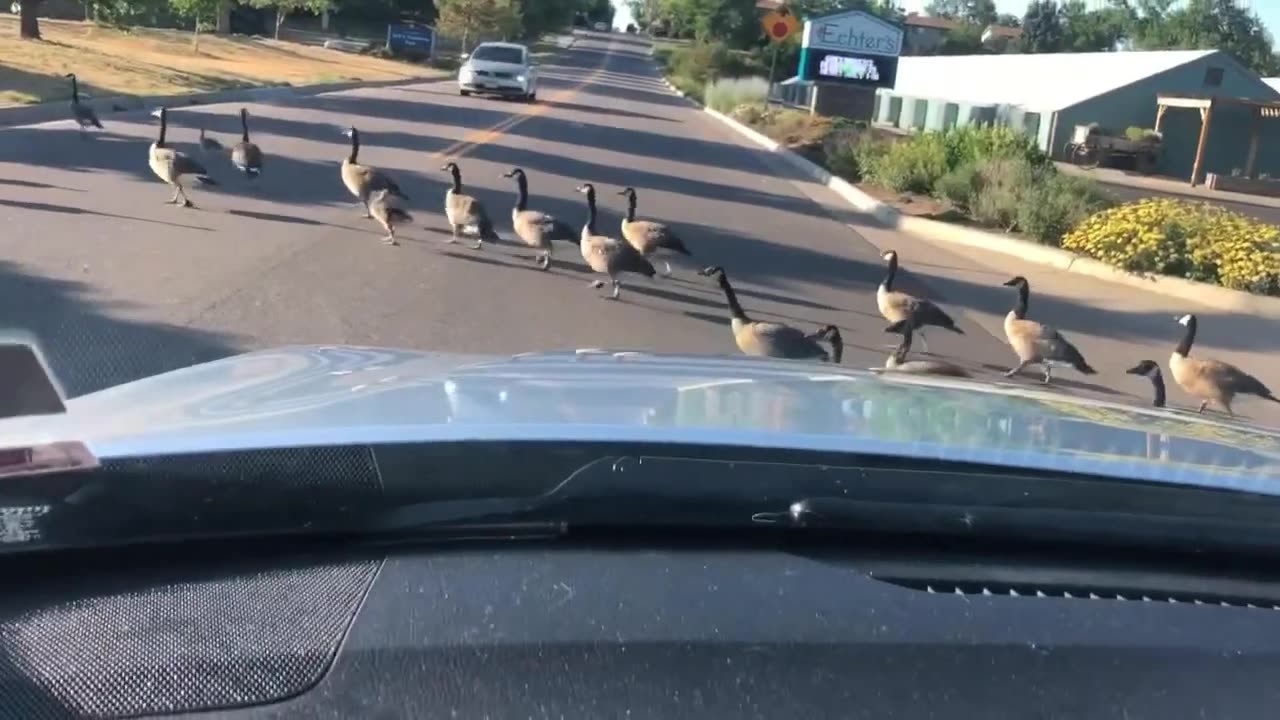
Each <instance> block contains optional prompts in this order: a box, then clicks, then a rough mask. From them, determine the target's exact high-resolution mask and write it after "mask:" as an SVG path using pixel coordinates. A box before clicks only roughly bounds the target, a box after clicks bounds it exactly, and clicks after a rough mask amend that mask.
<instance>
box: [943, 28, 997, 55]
mask: <svg viewBox="0 0 1280 720" xmlns="http://www.w3.org/2000/svg"><path fill="white" fill-rule="evenodd" d="M983 30H984V28H983V27H982V26H981V25H975V24H973V23H964V24H962V25H961V26H960V27H958V28H956V29H954V30H950V31H948V32H947V34H946V35H943V36H942V42H940V43H938V47H937V48H935V49H934V51H933V52H934V54H935V55H980V54H982V53H985V52H986V51H987V48H986V46H985V45H983V44H982V31H983Z"/></svg>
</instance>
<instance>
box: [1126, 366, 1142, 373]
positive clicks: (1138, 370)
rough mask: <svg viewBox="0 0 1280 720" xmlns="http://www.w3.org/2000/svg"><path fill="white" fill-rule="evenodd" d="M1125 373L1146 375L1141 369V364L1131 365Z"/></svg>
mask: <svg viewBox="0 0 1280 720" xmlns="http://www.w3.org/2000/svg"><path fill="white" fill-rule="evenodd" d="M1125 373H1127V374H1129V375H1146V373H1145V372H1143V369H1142V366H1141V365H1134V366H1133V367H1131V368H1129V369H1128V370H1125Z"/></svg>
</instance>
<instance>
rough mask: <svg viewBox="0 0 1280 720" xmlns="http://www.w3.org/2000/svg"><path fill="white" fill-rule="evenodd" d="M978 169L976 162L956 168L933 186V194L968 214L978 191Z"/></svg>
mask: <svg viewBox="0 0 1280 720" xmlns="http://www.w3.org/2000/svg"><path fill="white" fill-rule="evenodd" d="M978 169H979V166H978V163H977V162H976V161H970V162H967V163H965V164H963V165H961V166H960V167H958V168H955V169H954V170H952V171H950V172H948V173H947V174H946V175H943V176H942V177H940V178H938V182H936V183H934V184H933V194H934V195H935V196H936V197H938V198H941V199H943V200H946V201H947V202H949V203H951V204H952V205H954V206H955V207H956V209H958V210H960V211H961V212H964V213H968V212H969V211H970V208H971V207H972V205H973V196H974V194H975V193H976V192H977V190H978Z"/></svg>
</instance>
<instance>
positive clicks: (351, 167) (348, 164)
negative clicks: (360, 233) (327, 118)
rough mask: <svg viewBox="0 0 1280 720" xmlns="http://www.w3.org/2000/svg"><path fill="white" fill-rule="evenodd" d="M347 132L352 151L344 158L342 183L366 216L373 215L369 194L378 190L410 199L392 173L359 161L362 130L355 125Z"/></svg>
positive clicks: (402, 198)
mask: <svg viewBox="0 0 1280 720" xmlns="http://www.w3.org/2000/svg"><path fill="white" fill-rule="evenodd" d="M346 134H347V137H349V138H351V152H350V153H349V154H348V155H347V157H345V158H343V159H342V168H341V176H342V184H343V185H344V186H346V188H347V191H348V192H350V193H351V194H352V195H354V196H355V198H356V199H357V200H359V201H360V204H361V205H363V206H364V216H365V217H373V216H372V214H371V213H370V209H369V196H370V195H372V194H373V193H375V192H377V191H378V190H386V191H387V192H388V193H390V194H391V195H395V196H396V197H399V198H400V199H401V200H408V199H409V198H408V196H406V195H405V194H404V193H403V192H401V190H400V186H399V185H397V184H396V181H395V180H392V179H391V176H390V175H387V174H386V173H384V172H382V171H381V170H378V169H376V168H373V167H370V166H368V165H361V164H360V163H359V161H358V160H357V158H358V157H359V155H360V131H359V130H357V129H355V128H354V127H353V128H349V129H348V130H347V132H346Z"/></svg>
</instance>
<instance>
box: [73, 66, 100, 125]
mask: <svg viewBox="0 0 1280 720" xmlns="http://www.w3.org/2000/svg"><path fill="white" fill-rule="evenodd" d="M65 77H69V78H71V119H73V120H75V121H76V125H79V126H80V137H84V131H85V130H86V129H88V128H91V127H95V128H98V129H99V130H101V129H102V122H101V121H100V120H98V114H97V113H95V112H94V111H93V108H91V107H89V106H88V105H85V104H83V103H81V102H80V83H79V81H77V80H76V74H75V73H67V74H66V75H65Z"/></svg>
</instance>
